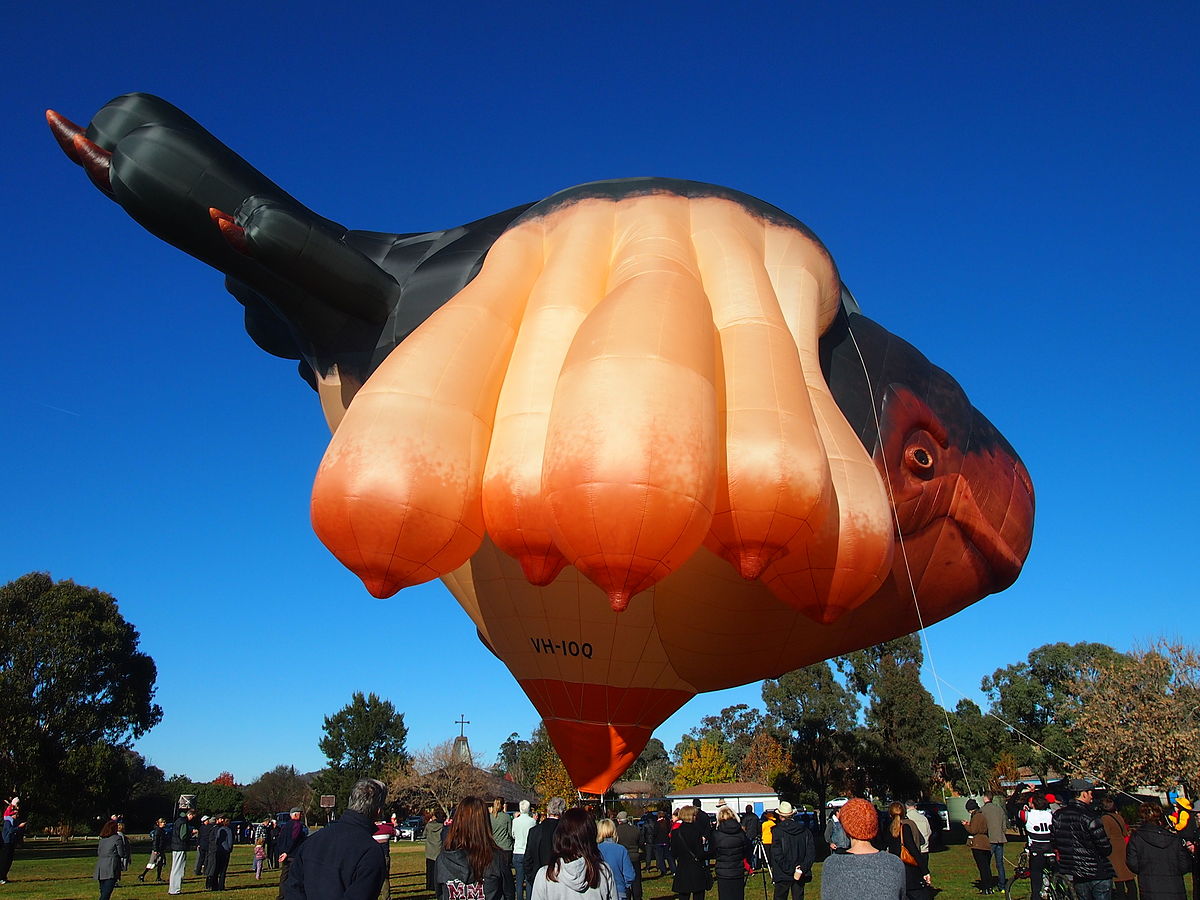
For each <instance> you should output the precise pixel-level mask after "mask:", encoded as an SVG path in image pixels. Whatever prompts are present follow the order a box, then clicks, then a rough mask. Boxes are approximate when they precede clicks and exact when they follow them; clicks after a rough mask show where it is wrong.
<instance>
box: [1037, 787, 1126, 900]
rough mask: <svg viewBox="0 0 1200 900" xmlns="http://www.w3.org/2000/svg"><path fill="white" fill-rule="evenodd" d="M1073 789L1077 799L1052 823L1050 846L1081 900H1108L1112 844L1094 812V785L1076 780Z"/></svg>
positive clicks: (1057, 814) (1109, 895)
mask: <svg viewBox="0 0 1200 900" xmlns="http://www.w3.org/2000/svg"><path fill="white" fill-rule="evenodd" d="M1070 789H1071V790H1072V791H1074V792H1075V797H1074V799H1071V800H1068V801H1067V802H1066V804H1064V805H1063V807H1062V809H1060V810H1059V811H1058V812H1056V813H1055V814H1054V818H1053V819H1051V821H1050V844H1051V846H1053V847H1054V849H1055V851H1056V852H1057V853H1058V864H1059V868H1060V869H1061V870H1062V871H1063V872H1064V873H1065V874H1067V875H1069V876H1071V880H1072V881H1073V882H1074V883H1075V893H1077V894H1078V895H1079V900H1093V898H1095V900H1108V898H1109V897H1111V896H1112V881H1113V867H1112V864H1111V863H1109V861H1108V855H1109V854H1110V853H1112V844H1110V843H1109V840H1108V835H1107V834H1105V832H1104V825H1103V824H1101V822H1100V816H1098V815H1097V814H1096V811H1095V810H1094V809H1092V792H1093V790H1094V785H1093V784H1092V783H1091V782H1090V781H1085V780H1084V779H1082V778H1074V779H1072V780H1071V783H1070Z"/></svg>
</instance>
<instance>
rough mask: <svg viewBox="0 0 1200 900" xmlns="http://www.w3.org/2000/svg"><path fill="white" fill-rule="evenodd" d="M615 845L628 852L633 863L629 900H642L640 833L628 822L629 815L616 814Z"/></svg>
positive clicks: (623, 811)
mask: <svg viewBox="0 0 1200 900" xmlns="http://www.w3.org/2000/svg"><path fill="white" fill-rule="evenodd" d="M617 843H618V844H620V845H621V846H622V847H624V848H625V849H626V850H627V851H628V852H629V861H630V862H631V863H633V881H631V882H630V883H629V900H642V831H641V829H640V828H638V827H637V826H636V825H634V824H633V823H632V822H630V821H629V813H627V812H625V810H621V811H620V812H619V813H617Z"/></svg>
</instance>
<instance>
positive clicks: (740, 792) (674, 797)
mask: <svg viewBox="0 0 1200 900" xmlns="http://www.w3.org/2000/svg"><path fill="white" fill-rule="evenodd" d="M667 800H669V801H670V803H671V808H672V809H677V808H679V807H680V806H685V805H687V804H688V803H691V802H692V800H699V801H700V808H701V809H702V810H704V811H705V812H706V813H711V814H713V815H716V812H717V807H718V806H720V805H721V801H722V800H724V801H725V804H726V805H727V806H731V807H733V811H734V812H735V813H737V814H738V815H739V816H740V815H741V814H742V813H743V812H745V811H746V807H747V806H751V807H753V808H754V812H755V813H756V814H757V815H760V816H761V815H762V814H763V812H764V811H765V810H768V809H777V808H778V807H779V795H778V794H777V793H775V792H774V791H773V790H771V788H769V787H767V786H766V785H765V784H757V783H755V782H753V781H734V782H727V783H723V784H697V785H693V786H692V787H688V788H684V789H683V790H681V791H672V792H671V793H669V794H667Z"/></svg>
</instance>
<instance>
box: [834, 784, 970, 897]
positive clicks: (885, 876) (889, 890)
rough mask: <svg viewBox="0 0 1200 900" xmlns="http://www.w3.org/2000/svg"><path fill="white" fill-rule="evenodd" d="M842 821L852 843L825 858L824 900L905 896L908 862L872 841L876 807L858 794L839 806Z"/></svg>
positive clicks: (876, 813)
mask: <svg viewBox="0 0 1200 900" xmlns="http://www.w3.org/2000/svg"><path fill="white" fill-rule="evenodd" d="M972 802H973V801H972ZM975 806H976V808H978V806H979V804H978V803H976V804H975ZM838 821H839V822H841V823H842V828H843V829H844V830H845V832H846V836H847V837H848V838H849V839H850V846H849V848H847V850H846V852H845V853H836V854H834V855H833V856H830V857H829V858H828V859H826V860H825V864H824V868H823V869H822V871H821V900H868V898H869V900H904V877H905V876H904V863H902V862H901V861H900V860H899V859H897V858H896V857H894V856H892V854H890V853H880V852H879V851H878V850H877V849H876V848H875V846H874V845H873V844H872V843H871V839H872V838H874V837H875V835H877V834H878V833H879V813H878V811H877V810H876V809H875V807H874V806H872V805H871V804H870V803H869V802H868V801H866V800H863V799H862V798H861V797H855V798H854V799H853V800H850V801H849V802H847V803H846V804H845V805H844V806H843V807H842V808H841V809H840V810H838ZM985 827H986V824H985ZM985 836H986V834H985ZM987 852H988V853H989V854H990V850H989V851H987Z"/></svg>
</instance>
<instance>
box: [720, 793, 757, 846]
mask: <svg viewBox="0 0 1200 900" xmlns="http://www.w3.org/2000/svg"><path fill="white" fill-rule="evenodd" d="M720 824H721V823H720V821H718V822H717V825H718V826H720ZM741 824H742V831H744V832H746V840H748V841H749V842H750V846H751V847H753V846H754V845H755V844H757V843H758V842H759V841H761V840H762V821H761V820H760V819H759V818H758V816H757V815H755V813H754V807H753V806H751V805H750V804H749V803H747V804H746V811H745V812H744V813H742V823H741Z"/></svg>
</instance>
